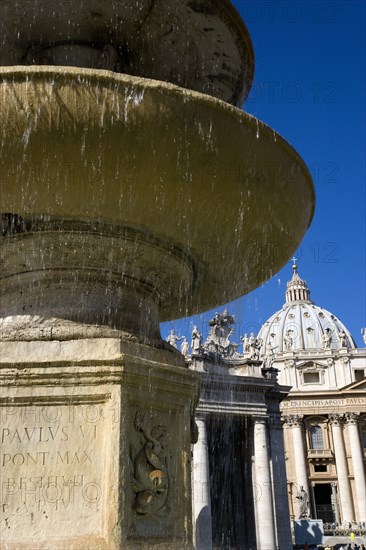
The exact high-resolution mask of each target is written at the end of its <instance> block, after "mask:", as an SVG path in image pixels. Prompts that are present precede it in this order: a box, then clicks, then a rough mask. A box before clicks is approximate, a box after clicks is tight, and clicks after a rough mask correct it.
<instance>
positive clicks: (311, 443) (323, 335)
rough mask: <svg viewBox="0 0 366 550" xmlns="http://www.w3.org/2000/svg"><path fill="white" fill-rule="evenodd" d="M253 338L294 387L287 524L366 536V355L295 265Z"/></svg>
mask: <svg viewBox="0 0 366 550" xmlns="http://www.w3.org/2000/svg"><path fill="white" fill-rule="evenodd" d="M364 335H365V334H364ZM258 339H259V340H260V341H261V349H262V357H263V359H264V360H265V361H267V362H268V361H269V362H270V363H271V365H272V366H273V367H274V368H275V369H277V370H278V373H279V382H280V384H284V385H287V386H290V387H291V391H290V392H289V394H288V396H287V397H286V399H284V400H283V401H282V403H281V412H282V421H283V425H284V441H285V459H286V472H287V484H288V501H289V510H290V516H291V518H292V519H295V518H312V519H322V520H323V522H324V524H325V525H328V526H329V525H333V530H334V526H335V527H336V528H338V529H340V530H341V529H342V528H344V529H346V528H349V529H353V530H357V529H358V530H361V531H362V530H364V529H365V527H366V525H365V522H366V483H365V458H366V396H365V389H366V378H365V376H366V349H365V348H357V347H356V345H355V342H354V340H353V338H352V335H351V334H350V333H349V331H348V330H347V328H346V327H345V325H344V324H343V323H342V322H341V321H340V320H339V319H338V318H337V317H336V316H335V315H333V314H332V313H330V312H329V311H327V310H325V309H323V308H322V307H319V306H317V305H316V304H315V303H314V302H312V301H311V299H310V291H309V288H308V286H307V284H306V282H305V281H304V280H303V279H301V278H300V276H299V274H298V271H297V266H296V264H294V265H293V276H292V279H291V281H289V283H288V284H287V290H286V302H285V304H284V306H283V307H282V309H281V310H279V311H277V312H276V313H274V314H273V315H272V316H271V317H270V319H268V321H267V322H266V323H265V324H264V325H263V327H262V328H261V330H260V332H259V334H258Z"/></svg>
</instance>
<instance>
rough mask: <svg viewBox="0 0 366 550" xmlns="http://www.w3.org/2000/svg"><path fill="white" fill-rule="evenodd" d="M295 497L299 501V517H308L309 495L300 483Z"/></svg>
mask: <svg viewBox="0 0 366 550" xmlns="http://www.w3.org/2000/svg"><path fill="white" fill-rule="evenodd" d="M296 498H297V499H298V501H299V518H300V519H307V518H308V517H310V503H309V495H308V494H307V492H306V491H305V489H304V487H303V486H302V485H301V487H300V491H299V493H298V495H297V497H296Z"/></svg>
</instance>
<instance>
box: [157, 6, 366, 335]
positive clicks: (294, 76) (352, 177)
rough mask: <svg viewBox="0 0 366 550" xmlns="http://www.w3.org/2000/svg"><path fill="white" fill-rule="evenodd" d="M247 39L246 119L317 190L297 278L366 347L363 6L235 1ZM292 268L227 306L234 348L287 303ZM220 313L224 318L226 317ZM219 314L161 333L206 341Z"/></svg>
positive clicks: (176, 323) (365, 17) (177, 324)
mask: <svg viewBox="0 0 366 550" xmlns="http://www.w3.org/2000/svg"><path fill="white" fill-rule="evenodd" d="M233 4H234V5H235V7H236V8H237V9H238V11H239V12H240V14H241V15H242V17H243V19H244V21H245V22H246V25H247V27H248V29H249V32H250V35H251V38H252V41H253V45H254V52H255V57H256V63H255V75H254V83H253V87H252V91H251V93H250V95H249V98H248V100H247V101H246V103H245V105H244V110H245V111H248V112H249V113H251V114H252V115H254V116H256V117H257V118H259V119H260V120H263V121H264V122H265V123H267V124H268V125H270V126H271V127H272V128H274V129H275V130H276V131H278V132H279V133H280V134H281V135H282V136H283V137H284V138H285V139H287V141H289V142H290V143H291V144H292V145H293V147H294V148H295V149H296V150H297V151H298V153H299V154H300V155H301V156H302V157H303V159H304V160H305V162H306V164H307V166H308V167H309V169H310V171H311V173H312V175H313V179H314V183H315V190H316V197H317V206H316V211H315V216H314V219H313V223H312V225H311V227H310V229H309V230H308V232H307V234H306V236H305V238H304V240H303V242H302V244H301V246H300V248H299V250H298V251H297V254H296V255H297V257H298V258H299V261H298V265H299V273H300V275H301V276H302V277H303V278H304V279H306V281H307V282H308V286H309V288H310V290H311V299H312V300H313V301H314V302H315V303H316V304H317V305H319V306H321V307H324V308H325V309H328V310H330V311H331V312H332V313H334V315H336V316H337V317H338V318H339V319H340V320H341V321H343V322H344V324H345V325H346V326H347V328H348V329H349V330H350V331H351V333H352V335H353V337H354V338H355V340H356V343H357V344H358V345H359V346H361V345H363V343H362V338H361V334H360V330H361V327H364V326H366V324H365V310H366V296H365V280H366V274H365V250H366V243H365V237H366V224H365V203H366V201H365V182H366V167H365V151H366V140H365V129H366V117H365V103H366V100H365V98H366V86H365V81H366V59H365V50H366V48H365V36H366V33H365V26H366V24H365V21H366V13H365V12H366V9H365V6H366V3H365V2H364V0H353V1H352V0H347V1H330V0H319V1H314V2H313V1H310V0H305V1H300V0H299V1H296V0H294V1H292V0H288V1H287V0H273V1H272V0H263V1H261V0H233ZM291 271H292V270H291V265H290V264H289V265H287V266H285V268H284V269H282V270H281V271H280V272H279V273H278V274H276V276H275V277H273V278H272V279H271V280H270V281H268V282H267V283H266V284H264V285H263V286H262V287H260V288H258V289H257V290H255V291H254V292H252V293H250V294H248V295H247V296H245V297H243V298H240V299H239V300H236V301H235V302H232V303H231V304H229V310H230V312H232V313H233V314H235V315H236V320H237V326H236V331H235V334H234V337H233V339H234V340H235V341H239V336H240V335H242V334H243V332H245V331H246V332H248V331H251V330H253V331H254V332H258V329H259V327H260V326H261V325H262V324H263V323H264V322H265V321H266V319H267V318H268V317H269V316H270V315H272V313H274V312H275V311H276V310H278V309H280V308H281V307H282V305H283V303H284V301H285V298H284V293H285V289H286V282H287V280H288V279H289V278H290V277H291ZM221 309H222V308H221ZM212 313H213V312H207V313H205V314H202V315H200V316H197V317H195V318H190V319H184V320H179V321H174V322H171V323H164V324H162V327H161V328H162V336H163V337H165V336H166V335H167V333H168V331H169V329H170V328H175V329H176V332H177V333H180V334H181V335H186V336H187V337H188V336H190V332H191V327H192V325H193V322H195V323H197V324H198V327H199V328H200V329H201V330H202V331H203V333H204V336H206V334H207V326H206V325H207V321H208V319H209V318H210V317H211V316H212Z"/></svg>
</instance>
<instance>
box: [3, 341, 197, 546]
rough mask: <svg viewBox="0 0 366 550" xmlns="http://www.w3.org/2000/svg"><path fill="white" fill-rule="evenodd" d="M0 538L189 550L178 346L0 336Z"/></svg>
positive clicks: (186, 417) (193, 387)
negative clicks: (6, 338) (4, 339)
mask: <svg viewBox="0 0 366 550" xmlns="http://www.w3.org/2000/svg"><path fill="white" fill-rule="evenodd" d="M0 355H1V363H2V364H1V401H0V402H1V415H2V418H1V421H2V422H1V441H2V444H1V470H2V475H1V483H2V493H1V508H2V513H3V524H2V535H1V547H2V548H4V549H5V548H6V549H14V550H15V549H17V550H20V549H30V548H32V549H33V548H47V549H51V548H52V549H56V548H59V549H61V548H62V549H64V548H73V549H85V548H88V549H106V550H112V549H113V548H116V549H117V548H121V547H122V548H125V549H130V548H131V549H132V548H136V549H137V548H145V547H146V548H150V547H151V545H152V544H154V547H156V548H162V549H163V548H164V549H167V550H168V548H171V544H172V541H174V543H175V544H176V545H177V546H178V547H179V548H190V547H191V545H190V540H191V504H190V498H189V495H190V490H189V487H190V479H189V475H190V461H191V457H190V445H191V441H190V429H189V426H190V420H191V418H192V414H193V410H194V407H195V401H196V397H197V393H198V379H197V377H196V376H194V374H195V373H191V372H190V371H188V370H187V369H184V368H181V367H182V364H181V363H182V361H181V358H180V357H179V356H178V354H174V353H172V352H169V351H166V350H157V349H154V348H152V347H151V346H146V345H136V344H131V343H126V342H123V341H122V340H121V339H120V338H85V339H83V340H69V341H63V342H60V341H38V342H36V341H33V342H24V341H23V342H14V341H12V342H9V341H8V342H1V343H0Z"/></svg>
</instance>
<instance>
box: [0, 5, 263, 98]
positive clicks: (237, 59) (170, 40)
mask: <svg viewBox="0 0 366 550" xmlns="http://www.w3.org/2000/svg"><path fill="white" fill-rule="evenodd" d="M0 9H1V19H0V34H1V37H2V43H3V47H2V49H1V51H0V65H3V66H4V65H8V66H9V65H12V66H14V65H23V64H29V65H34V64H35V65H66V66H76V67H89V68H101V69H109V70H113V71H116V72H120V73H125V74H131V75H135V76H142V77H147V78H154V79H157V80H162V81H167V82H171V83H173V84H177V85H179V86H182V87H185V88H189V89H192V90H196V91H199V92H203V93H207V94H210V95H213V96H215V97H218V98H220V99H222V100H224V101H227V102H229V103H232V104H233V105H240V104H241V103H242V102H243V100H244V99H245V98H246V97H247V95H248V93H249V90H250V86H251V84H252V79H253V71H254V54H253V47H252V43H251V40H250V36H249V33H248V31H247V28H246V26H245V24H244V22H243V21H242V19H241V18H240V16H239V14H238V12H237V11H236V10H235V8H234V7H233V5H232V4H231V2H230V1H229V0H204V1H201V0H179V1H177V0H134V2H131V1H130V0H107V1H106V0H103V1H102V0H88V2H83V1H81V0H63V1H62V3H61V4H60V3H59V2H57V4H56V3H55V2H52V0H37V1H35V0H15V1H11V2H9V1H6V0H0Z"/></svg>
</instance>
